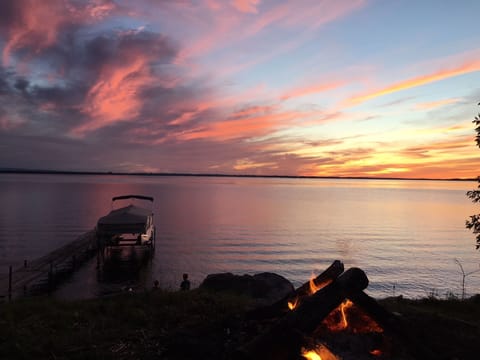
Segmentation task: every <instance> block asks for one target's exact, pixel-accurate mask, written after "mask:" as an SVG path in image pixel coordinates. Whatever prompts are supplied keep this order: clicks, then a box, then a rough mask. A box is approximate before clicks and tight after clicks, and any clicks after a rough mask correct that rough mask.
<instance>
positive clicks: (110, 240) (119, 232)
mask: <svg viewBox="0 0 480 360" xmlns="http://www.w3.org/2000/svg"><path fill="white" fill-rule="evenodd" d="M130 198H136V199H142V200H149V201H152V202H153V198H151V197H146V196H141V195H125V196H117V197H114V198H113V199H112V202H114V201H116V200H123V199H130ZM97 236H98V238H99V239H100V240H101V241H102V243H103V244H104V245H107V246H112V245H153V241H154V236H155V229H154V225H153V211H152V210H150V209H145V208H143V207H139V206H136V205H133V204H130V205H128V206H125V207H121V208H118V209H114V210H112V211H110V213H109V214H108V215H105V216H103V217H101V218H100V219H99V220H98V222H97Z"/></svg>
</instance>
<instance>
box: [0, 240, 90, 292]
mask: <svg viewBox="0 0 480 360" xmlns="http://www.w3.org/2000/svg"><path fill="white" fill-rule="evenodd" d="M96 253H97V239H96V236H95V231H93V230H92V231H89V232H86V233H84V234H82V235H81V236H79V237H78V238H77V239H75V240H74V241H72V242H70V243H68V244H66V245H64V246H62V247H60V248H58V249H56V250H54V251H52V252H50V253H48V254H47V255H45V256H42V257H40V258H38V259H35V260H33V261H27V260H25V261H24V263H22V264H18V265H16V266H12V267H10V271H9V272H8V273H7V274H0V301H1V299H4V300H9V299H16V298H19V297H23V296H30V295H39V294H46V293H49V292H50V291H52V290H53V289H54V288H55V287H56V286H58V285H59V284H60V283H61V282H62V281H63V280H65V279H66V278H67V277H68V276H69V275H71V274H72V273H73V272H74V271H75V270H76V269H78V267H80V265H82V264H83V263H85V262H86V261H87V260H88V259H90V258H91V257H92V256H93V255H95V254H96Z"/></svg>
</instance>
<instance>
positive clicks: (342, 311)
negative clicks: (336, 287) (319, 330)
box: [323, 300, 383, 333]
mask: <svg viewBox="0 0 480 360" xmlns="http://www.w3.org/2000/svg"><path fill="white" fill-rule="evenodd" d="M323 324H324V325H325V326H326V328H327V329H328V330H330V331H343V330H346V329H349V330H350V331H351V332H353V333H369V332H376V333H382V332H383V329H382V327H381V326H380V325H378V324H377V323H376V322H375V321H374V320H373V319H372V318H371V317H369V316H368V315H366V314H365V313H364V312H363V311H362V310H361V309H359V308H358V307H356V306H355V304H354V303H353V302H351V301H350V300H345V301H344V302H343V303H342V304H340V306H338V307H337V308H336V309H335V310H333V311H332V312H331V313H330V315H328V316H327V317H326V318H325V320H324V321H323Z"/></svg>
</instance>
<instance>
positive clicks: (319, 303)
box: [235, 268, 368, 360]
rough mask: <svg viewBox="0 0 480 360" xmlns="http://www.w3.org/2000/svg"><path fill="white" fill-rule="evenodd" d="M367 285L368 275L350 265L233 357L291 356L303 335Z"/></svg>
mask: <svg viewBox="0 0 480 360" xmlns="http://www.w3.org/2000/svg"><path fill="white" fill-rule="evenodd" d="M367 286H368V278H367V276H366V275H365V273H364V272H363V271H362V270H361V269H358V268H351V269H349V270H347V271H346V272H345V273H343V274H342V275H341V276H339V277H338V278H337V279H336V280H335V281H333V282H332V283H330V284H329V285H327V286H326V287H324V288H322V289H320V290H319V291H317V292H316V293H315V294H313V295H311V296H307V297H304V298H303V301H302V302H301V303H300V304H299V306H298V307H297V308H296V309H295V310H293V311H290V312H289V313H287V314H286V315H285V316H283V317H282V318H280V319H279V320H278V321H276V323H275V324H274V325H273V326H272V327H271V328H270V329H269V331H267V332H266V333H264V334H262V335H260V336H258V337H257V338H256V339H254V340H253V341H252V342H251V343H249V344H247V345H246V346H245V347H244V348H243V349H240V350H239V351H238V353H236V354H235V358H236V359H248V360H256V359H259V360H260V359H262V360H264V359H276V360H282V359H285V360H288V359H295V358H297V357H298V356H299V355H300V351H301V347H302V345H303V341H304V336H305V335H309V334H311V333H312V332H313V331H314V330H315V329H316V328H317V327H318V325H320V323H321V322H322V321H323V319H324V318H325V317H326V316H327V315H328V314H329V313H330V312H331V311H332V310H334V309H335V308H336V307H338V306H339V305H340V304H341V303H342V302H343V301H344V300H345V299H346V298H347V297H349V296H352V295H353V294H355V293H357V292H360V291H362V290H363V289H365V288H366V287H367Z"/></svg>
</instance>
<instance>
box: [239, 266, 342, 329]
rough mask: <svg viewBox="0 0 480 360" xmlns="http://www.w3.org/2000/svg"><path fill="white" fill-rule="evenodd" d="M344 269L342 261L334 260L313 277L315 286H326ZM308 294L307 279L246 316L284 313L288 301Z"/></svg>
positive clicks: (254, 318) (269, 317) (254, 317)
mask: <svg viewBox="0 0 480 360" xmlns="http://www.w3.org/2000/svg"><path fill="white" fill-rule="evenodd" d="M343 271H344V266H343V263H342V262H341V261H340V260H335V261H334V262H333V263H332V264H331V265H330V266H329V267H328V268H327V269H325V271H323V272H322V273H321V274H320V275H318V276H317V277H316V278H315V279H313V283H314V285H315V286H316V287H321V286H326V285H328V284H330V283H331V282H332V281H334V280H335V279H336V278H338V276H340V274H342V273H343ZM308 295H310V281H307V282H306V283H304V284H303V285H302V286H300V287H299V288H297V289H296V290H294V291H292V292H291V293H290V294H288V295H287V296H285V297H284V298H282V299H281V300H279V301H277V302H275V303H273V304H271V305H267V306H263V307H259V308H256V309H254V310H252V311H250V312H249V313H248V314H247V315H246V316H247V319H250V320H261V319H272V318H276V317H279V316H282V315H284V314H285V313H287V312H289V311H290V310H289V308H288V302H293V301H295V300H299V301H301V299H302V298H303V297H305V296H308Z"/></svg>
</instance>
